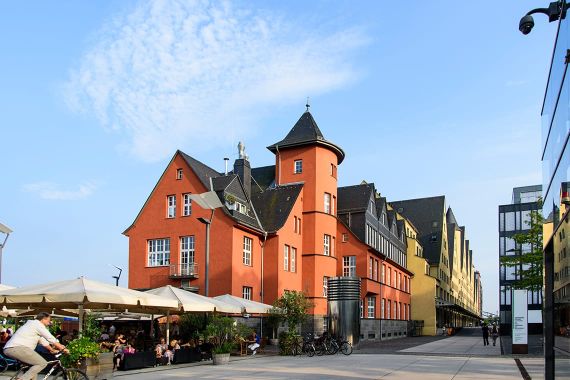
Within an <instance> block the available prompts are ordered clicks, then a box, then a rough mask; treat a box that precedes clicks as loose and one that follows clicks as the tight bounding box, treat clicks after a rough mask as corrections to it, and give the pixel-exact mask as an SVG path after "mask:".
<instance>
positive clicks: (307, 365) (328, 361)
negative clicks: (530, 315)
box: [117, 354, 543, 380]
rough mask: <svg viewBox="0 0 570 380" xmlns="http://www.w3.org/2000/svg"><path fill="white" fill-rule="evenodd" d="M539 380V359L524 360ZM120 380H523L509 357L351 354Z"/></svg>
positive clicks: (277, 359) (252, 362)
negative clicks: (188, 379) (190, 379)
mask: <svg viewBox="0 0 570 380" xmlns="http://www.w3.org/2000/svg"><path fill="white" fill-rule="evenodd" d="M523 363H524V364H525V366H528V368H531V369H534V370H535V371H534V372H532V371H529V374H530V376H531V378H532V379H542V378H543V376H542V373H541V371H542V367H541V365H540V363H541V359H538V358H533V359H526V360H523ZM117 378H118V379H120V380H130V379H133V380H135V379H136V380H147V379H148V380H150V379H180V378H192V379H244V380H245V379H418V378H421V379H422V380H431V379H433V380H435V379H454V380H460V379H505V380H506V379H517V380H520V379H522V376H521V374H520V371H519V369H518V368H517V366H516V363H515V361H514V360H513V359H512V358H500V357H497V358H491V357H484V358H483V357H444V356H420V355H374V354H353V355H351V356H343V355H335V356H324V357H313V358H309V357H282V356H265V357H254V358H248V359H245V360H236V361H232V362H231V363H230V364H228V365H225V366H213V365H209V364H208V365H198V366H189V367H185V368H175V367H171V368H164V370H161V371H141V372H137V373H132V374H131V373H120V374H119V376H117Z"/></svg>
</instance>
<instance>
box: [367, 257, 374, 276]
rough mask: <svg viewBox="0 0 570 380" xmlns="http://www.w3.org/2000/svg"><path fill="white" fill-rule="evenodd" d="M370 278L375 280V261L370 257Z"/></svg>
mask: <svg viewBox="0 0 570 380" xmlns="http://www.w3.org/2000/svg"><path fill="white" fill-rule="evenodd" d="M368 278H370V279H371V280H373V279H374V259H373V258H372V257H368Z"/></svg>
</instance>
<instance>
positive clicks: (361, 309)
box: [360, 298, 364, 318]
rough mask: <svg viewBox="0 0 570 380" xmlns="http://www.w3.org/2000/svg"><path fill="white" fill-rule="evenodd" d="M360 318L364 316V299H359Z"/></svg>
mask: <svg viewBox="0 0 570 380" xmlns="http://www.w3.org/2000/svg"><path fill="white" fill-rule="evenodd" d="M360 318H364V300H363V299H362V298H361V299H360Z"/></svg>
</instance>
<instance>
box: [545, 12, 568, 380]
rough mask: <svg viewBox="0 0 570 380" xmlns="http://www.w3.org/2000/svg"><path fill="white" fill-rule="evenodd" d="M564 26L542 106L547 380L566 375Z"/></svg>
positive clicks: (564, 23) (563, 19)
mask: <svg viewBox="0 0 570 380" xmlns="http://www.w3.org/2000/svg"><path fill="white" fill-rule="evenodd" d="M561 4H562V3H561ZM562 6H566V5H562ZM562 14H563V15H566V12H563V13H562ZM569 22H570V18H569V17H560V21H559V24H558V32H557V36H556V42H555V47H554V52H553V54H552V62H551V66H550V74H549V77H548V83H547V87H546V92H545V95H544V103H543V108H542V167H543V169H542V173H543V183H542V185H543V186H542V189H543V195H544V204H543V216H544V218H545V227H544V244H545V251H544V264H545V286H544V347H545V364H546V365H545V378H546V379H552V378H567V377H566V376H568V374H569V373H570V246H568V244H569V239H568V238H567V235H568V234H570V223H569V213H568V211H569V210H570V207H569V206H570V196H569V193H568V182H569V181H570V145H569V144H568V137H569V136H570V134H569V132H570V113H569V110H570V109H569V106H570V79H569V78H566V76H567V69H568V63H569V62H570V54H568V52H569V50H568V49H569V48H570V44H569V36H570V35H569V32H570V30H569Z"/></svg>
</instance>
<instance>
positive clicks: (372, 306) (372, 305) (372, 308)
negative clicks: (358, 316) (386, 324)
mask: <svg viewBox="0 0 570 380" xmlns="http://www.w3.org/2000/svg"><path fill="white" fill-rule="evenodd" d="M366 310H367V313H366V316H367V317H368V318H375V313H376V296H368V297H366Z"/></svg>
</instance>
